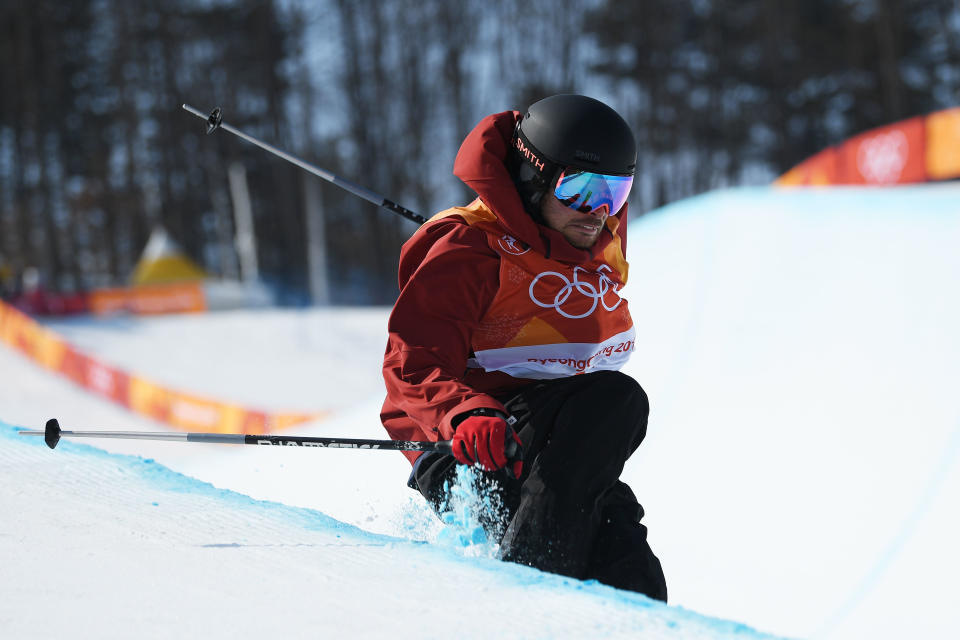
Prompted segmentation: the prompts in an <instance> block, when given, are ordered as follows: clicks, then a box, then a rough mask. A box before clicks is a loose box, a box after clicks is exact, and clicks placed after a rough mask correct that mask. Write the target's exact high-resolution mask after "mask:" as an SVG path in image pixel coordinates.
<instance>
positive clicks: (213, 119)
mask: <svg viewBox="0 0 960 640" xmlns="http://www.w3.org/2000/svg"><path fill="white" fill-rule="evenodd" d="M183 108H184V110H185V111H189V112H190V113H192V114H193V115H195V116H197V117H198V118H201V119H203V120H206V122H207V134H208V135H209V134H211V133H213V132H214V131H216V130H217V129H223V130H225V131H229V132H230V133H232V134H233V135H235V136H238V137H240V138H243V139H244V140H246V141H247V142H250V143H253V144H255V145H257V146H258V147H260V148H261V149H266V150H267V151H269V152H270V153H272V154H273V155H275V156H278V157H280V158H283V159H284V160H286V161H287V162H291V163H293V164H295V165H297V166H298V167H300V168H301V169H304V170H305V171H309V172H310V173H312V174H313V175H315V176H318V177H320V178H323V179H324V180H326V181H327V182H332V183H333V184H335V185H337V186H338V187H340V188H342V189H346V190H347V191H349V192H350V193H352V194H353V195H355V196H359V197H361V198H363V199H364V200H366V201H367V202H372V203H373V204H375V205H377V206H378V207H383V208H384V209H387V210H388V211H392V212H393V213H396V214H399V215H401V216H403V217H404V218H406V219H407V220H413V221H414V222H416V223H418V224H423V223H424V222H426V221H427V219H426V218H424V217H423V216H421V215H420V214H419V213H414V212H413V211H410V209H407V208H406V207H401V206H400V205H398V204H397V203H396V202H392V201H390V200H387V199H386V198H384V197H383V196H381V195H379V194H376V193H374V192H373V191H370V190H369V189H366V188H364V187H361V186H360V185H358V184H354V183H353V182H350V181H349V180H346V179H344V178H341V177H339V176H336V175H334V174H332V173H330V172H329V171H326V170H324V169H321V168H320V167H317V166H314V165H312V164H310V163H309V162H305V161H303V160H301V159H300V158H298V157H296V156H294V155H291V154H289V153H287V152H286V151H281V150H280V149H277V148H276V147H274V146H273V145H269V144H267V143H266V142H262V141H261V140H258V139H257V138H254V137H253V136H251V135H249V134H246V133H244V132H243V131H240V130H239V129H236V128H234V127H231V126H230V125H228V124H227V123H226V122H224V121H223V113H222V112H221V111H220V107H217V108H215V109H214V110H213V111H211V112H210V114H209V115H207V114H205V113H203V112H202V111H200V110H199V109H195V108H193V107H191V106H190V105H188V104H184V105H183Z"/></svg>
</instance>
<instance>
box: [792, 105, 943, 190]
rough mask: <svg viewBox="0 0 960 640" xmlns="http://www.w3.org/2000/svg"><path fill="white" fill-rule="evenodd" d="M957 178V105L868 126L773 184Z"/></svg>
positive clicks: (877, 182)
mask: <svg viewBox="0 0 960 640" xmlns="http://www.w3.org/2000/svg"><path fill="white" fill-rule="evenodd" d="M958 177H960V107H955V108H953V109H946V110H944V111H937V112H935V113H931V114H929V115H926V116H918V117H916V118H910V119H908V120H903V121H901V122H898V123H896V124H892V125H889V126H886V127H880V128H877V129H872V130H870V131H867V132H866V133H862V134H860V135H858V136H855V137H853V138H851V139H849V140H847V141H845V142H843V143H842V144H840V145H837V146H836V147H831V148H829V149H826V150H824V151H822V152H820V153H818V154H817V155H815V156H813V157H811V158H807V159H806V160H804V161H803V162H801V163H800V164H798V165H797V166H795V167H794V168H792V169H790V170H789V171H787V172H786V173H784V174H783V175H782V176H780V177H779V178H777V179H776V180H775V181H774V184H775V185H777V186H783V187H789V186H801V185H817V184H868V185H888V184H906V183H914V182H926V181H927V180H947V179H950V178H958Z"/></svg>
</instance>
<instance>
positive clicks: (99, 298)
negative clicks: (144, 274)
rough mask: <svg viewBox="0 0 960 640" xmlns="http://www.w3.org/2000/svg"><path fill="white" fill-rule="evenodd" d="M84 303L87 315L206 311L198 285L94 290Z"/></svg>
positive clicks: (192, 283)
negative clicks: (87, 309) (87, 301)
mask: <svg viewBox="0 0 960 640" xmlns="http://www.w3.org/2000/svg"><path fill="white" fill-rule="evenodd" d="M88 300H89V305H90V311H91V312H92V313H96V314H98V315H103V314H109V313H119V312H127V313H136V314H143V315H148V314H155V313H190V312H198V311H206V309H207V301H206V296H205V294H204V292H203V285H202V284H201V283H199V282H187V283H178V284H159V285H149V286H142V287H130V288H125V289H98V290H96V291H93V292H91V293H90V295H89V296H88Z"/></svg>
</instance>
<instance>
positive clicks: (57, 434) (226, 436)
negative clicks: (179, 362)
mask: <svg viewBox="0 0 960 640" xmlns="http://www.w3.org/2000/svg"><path fill="white" fill-rule="evenodd" d="M18 433H19V434H20V435H21V436H43V439H44V441H45V442H46V443H47V446H48V447H50V448H51V449H55V448H56V446H57V443H59V442H60V438H61V437H65V438H123V439H127V440H167V441H171V442H206V443H214V444H255V445H279V446H287V447H329V448H332V449H383V450H385V451H440V452H443V453H450V452H451V450H452V449H451V448H450V441H449V440H441V441H439V442H430V441H420V440H413V441H411V440H366V439H357V438H320V437H309V436H282V435H250V434H243V433H166V432H155V431H63V430H62V429H60V423H59V422H57V419H56V418H51V419H50V420H47V425H46V428H45V429H44V430H43V431H20V432H18Z"/></svg>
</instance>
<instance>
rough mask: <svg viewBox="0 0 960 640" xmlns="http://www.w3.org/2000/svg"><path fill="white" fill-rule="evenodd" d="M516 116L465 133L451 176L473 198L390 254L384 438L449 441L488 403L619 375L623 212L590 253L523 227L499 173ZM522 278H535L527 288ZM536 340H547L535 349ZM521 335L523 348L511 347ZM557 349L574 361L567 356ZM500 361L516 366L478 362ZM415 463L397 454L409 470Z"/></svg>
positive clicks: (624, 343) (623, 348) (624, 337)
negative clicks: (601, 373)
mask: <svg viewBox="0 0 960 640" xmlns="http://www.w3.org/2000/svg"><path fill="white" fill-rule="evenodd" d="M520 115H521V114H520V113H519V112H515V111H507V112H503V113H498V114H494V115H491V116H488V117H487V118H485V119H484V120H482V121H481V122H480V123H479V124H478V125H477V126H476V128H474V130H473V131H472V132H471V133H470V134H469V135H468V136H467V138H466V139H465V140H464V142H463V145H462V146H461V147H460V151H459V153H458V154H457V159H456V162H455V164H454V174H455V175H456V176H457V177H459V178H460V179H461V180H463V181H464V182H465V183H466V184H467V185H468V186H469V187H471V188H472V189H473V190H474V191H475V192H476V193H477V195H478V196H479V198H478V199H477V200H475V201H474V202H473V203H472V204H470V205H469V206H467V207H460V208H453V209H449V210H447V211H444V212H442V213H439V214H437V215H436V216H434V217H433V218H431V219H430V220H429V221H428V222H427V223H425V224H424V225H423V226H422V227H420V229H419V230H417V232H416V233H415V234H414V235H413V237H411V238H410V240H408V241H407V242H406V243H405V244H404V246H403V249H402V251H401V254H400V267H399V284H400V296H399V298H398V299H397V302H396V304H395V305H394V307H393V312H392V313H391V315H390V321H389V325H388V332H389V338H388V342H387V349H386V354H385V356H384V362H383V377H384V381H385V383H386V388H387V398H386V400H385V401H384V404H383V409H382V411H381V414H380V417H381V420H382V422H383V425H384V427H385V428H386V430H387V432H388V433H389V434H390V437H391V438H393V439H395V440H432V441H436V440H439V439H444V440H446V439H450V438H451V437H452V435H453V430H454V426H453V425H452V424H451V420H453V419H455V418H456V417H457V416H459V415H461V414H463V413H465V412H468V411H470V410H472V409H477V408H493V409H499V410H501V411H503V410H504V408H503V405H502V404H501V403H500V402H499V401H498V400H497V399H496V398H495V397H494V395H497V394H501V393H503V392H506V391H510V390H512V389H516V388H519V387H522V386H525V385H527V384H530V383H531V382H533V381H534V380H535V379H537V378H549V377H558V376H563V375H575V374H576V373H582V372H583V371H584V370H590V369H591V368H593V367H594V366H596V367H597V368H619V365H620V364H622V361H623V360H625V358H626V356H627V355H629V351H630V350H632V348H633V340H632V336H633V333H632V332H633V329H632V321H630V317H629V311H628V310H627V305H626V304H625V301H623V300H621V299H620V298H619V296H618V295H617V293H616V290H617V289H619V287H620V286H622V285H623V284H624V283H625V282H626V269H627V266H626V262H625V260H623V255H624V254H625V252H626V224H625V221H626V209H627V207H626V206H624V207H623V209H621V210H620V211H619V212H618V213H617V214H616V215H615V216H611V217H610V218H608V219H607V226H606V228H605V229H604V231H603V232H602V233H601V236H600V239H599V240H598V241H597V243H596V244H595V245H594V246H593V247H592V248H591V249H590V250H584V249H578V248H576V247H574V246H573V245H571V244H570V243H569V242H567V240H566V239H565V238H564V237H563V235H562V234H560V233H559V232H557V231H554V230H552V229H549V228H547V227H545V226H543V225H540V224H538V223H537V222H535V221H534V219H533V218H531V217H530V215H528V214H527V213H526V211H525V210H524V209H523V205H522V203H521V201H520V196H519V195H518V194H517V191H516V188H515V187H514V185H513V182H512V180H511V179H510V175H509V173H508V172H507V169H506V167H505V165H504V160H505V158H506V157H507V150H508V147H509V144H510V141H511V138H512V134H513V129H514V126H515V124H516V122H517V120H518V119H519V117H520ZM621 222H623V224H621ZM498 239H499V245H498ZM504 241H506V242H504ZM518 248H519V250H518ZM514 261H516V264H514ZM531 265H533V266H531ZM531 269H533V270H536V269H539V270H540V273H539V274H538V275H537V276H536V277H532V278H531V274H530V273H526V272H530V271H531ZM544 276H547V277H544ZM524 278H526V279H525V280H524ZM571 282H573V284H572V285H571V284H570V283H571ZM502 284H503V286H502ZM564 285H565V286H566V289H564ZM551 287H552V288H551ZM528 291H529V293H530V295H529V296H528V295H527V292H528ZM571 292H572V293H573V294H574V295H572V296H571V295H570V294H571ZM584 293H586V294H588V295H583V294H584ZM574 298H575V299H576V301H575V300H574ZM561 301H562V302H563V304H564V305H565V306H563V307H561V306H560V305H558V304H557V303H558V302H561ZM571 305H580V306H579V307H575V306H571ZM563 309H566V311H564V310H563ZM558 311H559V312H560V313H559V314H558ZM595 311H596V312H595ZM587 316H589V319H588V320H578V319H579V318H584V317H587ZM601 316H602V317H604V318H605V320H603V321H600V320H598V318H600V317H601ZM571 318H573V319H571ZM628 327H629V331H627V330H626V329H627V328H628ZM547 333H549V334H551V335H552V336H557V337H556V338H554V339H552V340H545V339H544V338H543V335H545V334H547ZM522 336H526V337H527V339H526V340H518V337H522ZM544 342H550V343H551V344H549V345H543V344H541V343H544ZM498 347H502V348H498ZM567 347H570V348H571V349H579V352H578V353H579V355H576V354H574V353H573V352H572V351H571V353H570V354H567V353H566V352H565V351H564V349H566V348H567ZM543 349H549V351H548V352H542V353H541V351H542V350H543ZM530 350H539V351H538V352H537V353H532V352H529V351H530ZM504 354H508V355H510V356H512V358H513V360H515V361H517V362H515V363H514V364H513V365H512V366H503V367H500V366H499V365H497V366H493V365H490V364H489V362H492V361H499V360H498V358H499V359H501V360H502V357H503V355H504ZM517 354H520V357H519V360H518V356H517ZM478 356H479V357H478ZM478 360H479V361H481V362H483V363H485V366H486V367H488V368H485V367H484V365H483V364H477V361H478ZM525 362H529V363H530V367H532V368H531V369H530V370H529V372H528V369H527V367H525V366H523V365H524V363H525ZM518 366H519V368H518ZM489 368H493V369H499V370H489ZM541 369H542V371H540V370H541ZM567 369H569V372H568V373H564V371H566V370H567ZM506 370H509V371H511V372H512V373H514V374H516V375H510V374H508V373H506V372H505V371H506ZM518 371H519V372H520V373H519V374H518ZM517 375H522V376H524V377H517ZM417 456H418V454H417V453H415V452H409V453H407V457H408V458H409V459H410V460H411V462H412V461H414V460H416V458H417Z"/></svg>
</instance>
